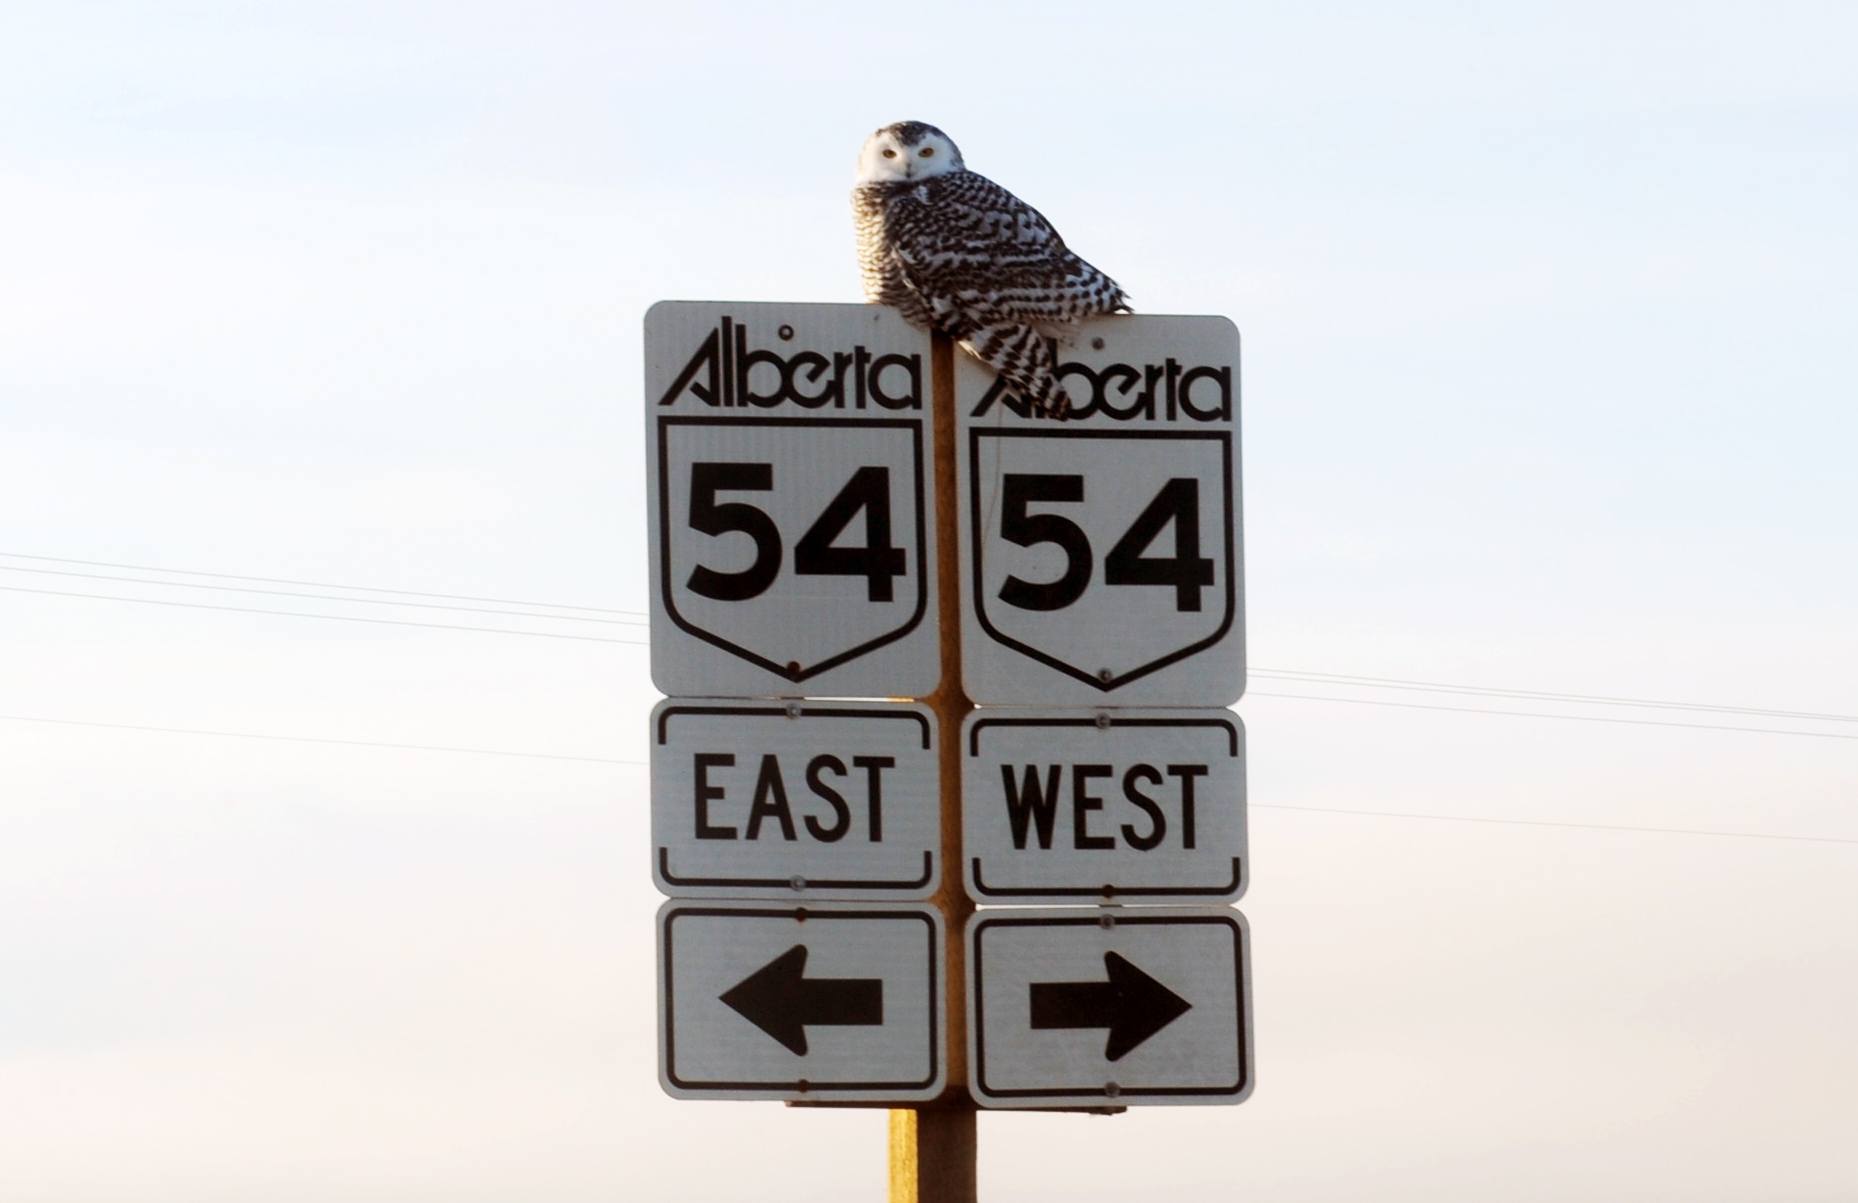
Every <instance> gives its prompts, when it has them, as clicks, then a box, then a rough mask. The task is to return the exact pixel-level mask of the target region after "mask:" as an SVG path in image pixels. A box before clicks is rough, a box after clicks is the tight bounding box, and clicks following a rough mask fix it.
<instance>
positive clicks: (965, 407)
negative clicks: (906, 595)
mask: <svg viewBox="0 0 1858 1203" xmlns="http://www.w3.org/2000/svg"><path fill="white" fill-rule="evenodd" d="M1057 352H1058V360H1059V369H1058V374H1059V379H1060V380H1061V381H1062V382H1063V383H1064V385H1065V389H1066V391H1067V392H1068V393H1069V394H1070V396H1071V411H1070V414H1069V416H1068V417H1066V418H1064V419H1052V418H1047V417H1045V416H1044V415H1042V414H1040V413H1038V412H1037V411H1035V410H1032V409H1031V408H1030V407H1028V406H1026V405H1025V404H1024V403H1022V402H1021V401H1019V399H1018V398H1017V397H1016V396H1015V395H1014V394H1013V393H1012V392H1011V391H1010V390H1008V389H1007V388H1006V387H1005V386H1004V384H1003V383H1002V382H1001V381H1000V380H999V378H998V377H996V376H995V375H994V374H993V373H992V372H990V371H988V370H987V369H986V368H985V367H983V366H982V365H980V364H978V363H976V362H974V361H973V360H972V359H971V357H968V356H957V357H956V368H955V401H956V406H955V415H956V424H957V437H958V448H957V453H956V463H957V466H958V467H957V470H958V475H959V481H960V484H959V490H958V492H959V498H958V504H959V506H960V522H959V527H960V530H961V538H962V549H961V572H962V594H963V598H964V601H963V609H962V681H963V683H964V685H965V686H966V689H967V692H968V694H969V696H970V697H972V698H973V699H974V700H975V701H976V702H979V703H981V704H982V705H1054V704H1056V705H1105V706H1115V705H1130V704H1135V705H1188V706H1225V705H1229V704H1231V703H1232V702H1235V701H1237V700H1238V698H1239V695H1240V694H1241V693H1242V692H1243V691H1244V688H1245V621H1244V583H1243V577H1244V573H1243V568H1242V563H1241V541H1240V513H1239V485H1240V478H1239V335H1238V331H1237V329H1236V328H1234V326H1233V325H1232V323H1231V322H1229V321H1227V320H1226V319H1224V318H1218V317H1119V318H1108V319H1103V320H1100V321H1096V322H1093V323H1090V324H1088V325H1086V326H1084V327H1082V328H1081V329H1080V330H1078V331H1077V332H1075V333H1074V334H1072V335H1070V336H1068V337H1067V339H1066V340H1065V341H1063V342H1060V343H1059V344H1057Z"/></svg>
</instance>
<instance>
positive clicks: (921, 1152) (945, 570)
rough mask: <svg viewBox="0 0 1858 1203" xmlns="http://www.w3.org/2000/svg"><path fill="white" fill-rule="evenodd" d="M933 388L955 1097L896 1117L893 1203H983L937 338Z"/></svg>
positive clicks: (944, 905) (949, 376) (956, 561)
mask: <svg viewBox="0 0 1858 1203" xmlns="http://www.w3.org/2000/svg"><path fill="white" fill-rule="evenodd" d="M929 375H930V380H931V381H932V391H931V396H932V405H933V408H934V415H933V420H934V434H935V538H936V576H937V588H936V608H937V614H938V616H939V619H940V622H941V627H942V683H941V685H940V686H938V687H937V689H936V691H935V692H934V693H932V694H930V695H929V696H928V697H927V698H924V699H923V701H924V703H925V704H926V705H928V707H929V708H930V709H931V710H933V711H935V718H936V730H937V735H938V738H939V740H940V744H939V746H940V747H941V749H942V888H941V889H940V890H939V891H937V893H936V895H935V899H934V901H935V904H936V905H937V906H938V907H940V908H941V910H942V917H943V918H944V919H945V920H946V921H947V924H948V955H947V959H946V960H945V962H944V964H945V965H946V969H947V971H946V973H945V974H944V975H943V976H944V980H945V981H946V982H947V983H948V993H947V1000H948V1002H947V1012H948V1051H947V1054H946V1055H947V1059H948V1091H947V1093H945V1094H944V1095H943V1096H942V1097H941V1098H940V1099H938V1100H936V1101H935V1102H934V1103H930V1104H927V1105H925V1106H923V1107H918V1108H909V1109H897V1110H893V1111H891V1113H890V1203H976V1198H977V1196H976V1194H975V1180H974V1157H975V1122H974V1121H975V1108H974V1101H973V1099H972V1097H971V1096H970V1095H969V1094H968V1014H967V965H966V958H967V953H966V947H967V946H966V944H965V942H964V940H963V931H964V928H965V927H966V925H967V921H968V916H969V915H971V914H973V913H974V904H973V903H971V902H969V901H968V896H967V891H966V890H964V889H963V888H962V885H961V720H962V719H963V718H964V717H966V715H967V713H968V712H969V711H970V710H972V709H974V703H973V702H971V701H969V700H968V695H967V694H965V693H963V692H962V689H961V573H960V555H959V552H958V550H957V549H958V534H957V530H956V520H955V515H956V506H955V455H956V453H957V448H956V446H955V347H954V344H953V343H952V342H950V341H949V340H948V339H946V338H944V337H942V336H941V335H939V334H938V335H936V336H935V346H934V350H933V352H932V354H931V362H930V372H929Z"/></svg>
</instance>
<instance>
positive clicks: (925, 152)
mask: <svg viewBox="0 0 1858 1203" xmlns="http://www.w3.org/2000/svg"><path fill="white" fill-rule="evenodd" d="M916 153H917V154H919V155H921V156H922V157H923V158H925V159H926V158H928V157H929V156H930V155H933V154H934V153H935V147H933V146H925V147H923V148H922V149H921V150H919V151H917V152H916Z"/></svg>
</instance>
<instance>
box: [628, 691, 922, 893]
mask: <svg viewBox="0 0 1858 1203" xmlns="http://www.w3.org/2000/svg"><path fill="white" fill-rule="evenodd" d="M940 781H941V772H940V765H939V764H938V763H937V760H936V730H935V715H934V714H933V713H932V712H931V711H930V710H929V709H928V707H926V706H915V705H904V704H900V703H888V702H824V703H819V702H799V701H775V700H764V701H759V702H755V701H748V700H741V701H732V700H730V699H727V698H677V699H668V700H666V701H663V702H660V703H659V704H658V708H657V709H656V710H654V711H653V712H652V845H653V850H652V876H653V879H654V880H655V881H656V882H657V883H658V888H659V889H660V890H661V891H663V892H664V893H666V894H670V895H677V896H696V897H719V898H720V897H728V898H781V899H792V900H795V901H800V900H806V899H814V898H879V897H882V898H895V899H915V898H927V897H928V896H929V895H930V894H932V893H934V892H935V889H936V887H937V885H938V884H940V882H941V877H942V869H941V847H942V809H941V796H940V785H939V783H940Z"/></svg>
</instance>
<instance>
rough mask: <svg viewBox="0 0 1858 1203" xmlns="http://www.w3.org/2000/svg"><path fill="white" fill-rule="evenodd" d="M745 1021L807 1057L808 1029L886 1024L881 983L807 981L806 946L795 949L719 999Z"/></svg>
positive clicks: (853, 979)
mask: <svg viewBox="0 0 1858 1203" xmlns="http://www.w3.org/2000/svg"><path fill="white" fill-rule="evenodd" d="M718 997H719V998H721V999H722V1001H723V1002H725V1003H727V1004H728V1005H729V1006H730V1007H732V1008H733V1009H734V1010H735V1012H736V1013H737V1014H738V1015H740V1016H741V1017H742V1018H744V1019H746V1020H748V1021H749V1022H750V1023H752V1024H754V1025H755V1026H756V1027H758V1028H760V1029H761V1030H762V1031H764V1032H766V1033H767V1034H768V1035H770V1036H772V1037H774V1038H775V1039H776V1040H778V1041H780V1042H781V1043H782V1044H783V1045H785V1046H786V1047H787V1050H788V1051H789V1052H793V1053H798V1054H799V1055H800V1056H802V1057H804V1056H806V1029H807V1027H808V1026H812V1027H869V1026H872V1025H876V1024H881V1023H883V1022H884V980H883V979H882V978H862V977H848V978H818V977H813V978H810V977H807V976H806V945H804V944H796V945H794V946H793V947H792V948H789V949H788V950H787V951H786V952H783V953H782V954H781V955H780V956H778V957H775V958H774V959H773V960H772V961H769V962H768V963H767V964H766V965H763V966H762V967H761V968H759V969H757V970H755V972H753V973H751V974H749V975H748V976H747V977H745V978H743V979H742V980H741V981H739V982H737V983H736V984H735V985H733V986H731V987H730V988H729V989H728V990H725V991H724V992H723V993H722V994H720V995H718Z"/></svg>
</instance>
